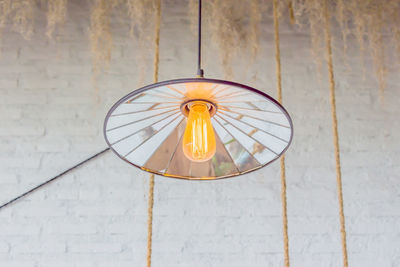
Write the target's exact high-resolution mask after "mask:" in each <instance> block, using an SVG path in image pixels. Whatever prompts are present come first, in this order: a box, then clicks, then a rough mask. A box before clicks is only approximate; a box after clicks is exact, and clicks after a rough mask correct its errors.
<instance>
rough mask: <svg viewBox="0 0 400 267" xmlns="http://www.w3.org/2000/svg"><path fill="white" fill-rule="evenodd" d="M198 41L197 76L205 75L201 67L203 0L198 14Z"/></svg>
mask: <svg viewBox="0 0 400 267" xmlns="http://www.w3.org/2000/svg"><path fill="white" fill-rule="evenodd" d="M198 19H199V20H198V43H197V49H198V50H197V76H198V77H201V78H202V77H204V71H203V69H202V68H201V0H199V15H198Z"/></svg>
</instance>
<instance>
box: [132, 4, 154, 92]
mask: <svg viewBox="0 0 400 267" xmlns="http://www.w3.org/2000/svg"><path fill="white" fill-rule="evenodd" d="M126 1H127V2H126V5H127V9H126V10H127V12H128V16H129V20H130V35H131V37H132V40H133V41H134V42H135V45H136V46H137V53H136V62H137V66H138V68H139V78H138V83H139V85H142V84H143V83H144V77H145V73H146V69H148V68H149V64H148V62H149V61H148V60H147V58H148V57H149V56H150V55H151V54H153V45H152V43H153V40H154V34H153V32H154V27H155V23H154V21H155V16H156V1H157V0H126Z"/></svg>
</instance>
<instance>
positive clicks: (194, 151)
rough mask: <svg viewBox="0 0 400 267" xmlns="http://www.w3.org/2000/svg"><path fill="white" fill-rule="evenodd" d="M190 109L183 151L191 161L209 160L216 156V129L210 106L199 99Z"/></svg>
mask: <svg viewBox="0 0 400 267" xmlns="http://www.w3.org/2000/svg"><path fill="white" fill-rule="evenodd" d="M189 109H190V111H189V116H188V119H187V124H186V129H185V133H184V135H183V153H184V154H185V156H186V157H187V158H188V159H190V160H191V161H195V162H203V161H207V160H209V159H211V158H212V157H213V156H214V154H215V151H216V144H215V135H214V129H213V127H212V124H211V118H210V112H209V111H208V106H207V104H206V103H205V102H202V101H197V102H195V103H193V104H192V105H191V106H190V107H189Z"/></svg>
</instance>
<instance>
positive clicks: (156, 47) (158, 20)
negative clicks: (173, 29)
mask: <svg viewBox="0 0 400 267" xmlns="http://www.w3.org/2000/svg"><path fill="white" fill-rule="evenodd" d="M155 20H156V21H155V37H154V61H153V64H154V65H153V68H154V76H153V80H154V82H155V83H156V82H158V69H159V63H160V27H161V26H160V25H161V0H156V19H155ZM148 198H149V199H148V210H147V267H151V252H152V240H153V206H154V174H150V181H149V196H148Z"/></svg>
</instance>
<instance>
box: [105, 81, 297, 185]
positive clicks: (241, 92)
mask: <svg viewBox="0 0 400 267" xmlns="http://www.w3.org/2000/svg"><path fill="white" fill-rule="evenodd" d="M198 103H203V104H202V105H203V110H204V108H205V110H206V111H207V108H208V111H207V114H206V115H207V117H206V118H205V120H208V121H211V123H208V124H207V125H208V126H209V128H208V130H207V131H206V130H204V134H205V135H206V138H209V139H210V138H211V137H210V136H211V135H212V142H210V145H209V146H211V144H212V146H213V151H212V153H213V154H209V158H206V160H204V161H195V160H191V159H190V158H189V157H188V156H187V152H186V154H185V153H184V152H185V151H184V145H185V144H184V142H185V141H184V140H186V139H187V138H186V137H187V136H190V135H191V134H192V133H193V134H194V135H196V132H195V130H193V129H195V128H193V129H192V128H189V127H188V128H189V130H188V131H185V129H186V126H187V125H186V124H187V121H188V120H192V119H191V116H190V115H189V114H190V112H192V111H191V107H192V106H194V105H197V107H196V108H199V106H198ZM207 125H206V124H205V123H204V127H206V126H207ZM210 125H212V126H210ZM200 128H201V127H200ZM210 128H211V130H210ZM210 131H211V132H210ZM207 134H208V136H207ZM104 135H105V139H106V141H107V143H108V145H109V146H110V148H111V149H112V151H113V152H115V153H116V154H117V155H118V156H119V157H120V158H122V159H123V160H125V161H126V162H128V163H130V164H132V165H134V166H136V167H138V168H140V169H142V170H145V171H148V172H151V173H154V174H157V175H162V176H167V177H174V178H183V179H191V180H212V179H219V178H227V177H233V176H237V175H240V174H244V173H247V172H250V171H253V170H256V169H259V168H261V167H263V166H266V165H268V164H269V163H271V162H273V161H274V160H276V159H277V158H279V157H280V156H281V155H282V154H283V153H284V152H285V151H286V149H287V148H288V146H289V145H290V143H291V140H292V136H293V127H292V121H291V118H290V116H289V114H288V113H287V111H286V110H285V109H284V108H283V107H282V106H281V105H280V104H279V103H278V102H277V101H275V100H274V99H273V98H271V97H270V96H268V95H266V94H265V93H263V92H261V91H258V90H256V89H254V88H251V87H248V86H246V85H242V84H238V83H233V82H228V81H222V80H214V79H206V78H193V79H179V80H170V81H164V82H159V83H156V84H151V85H148V86H145V87H143V88H140V89H138V90H135V91H133V92H131V93H130V94H128V95H127V96H125V97H123V98H122V99H121V100H119V101H118V102H117V103H116V104H115V105H114V106H113V107H112V108H111V110H110V111H109V112H108V114H107V116H106V119H105V123H104ZM184 136H185V138H184ZM191 144H192V143H190V145H191ZM205 147H206V148H207V144H206V145H205Z"/></svg>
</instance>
